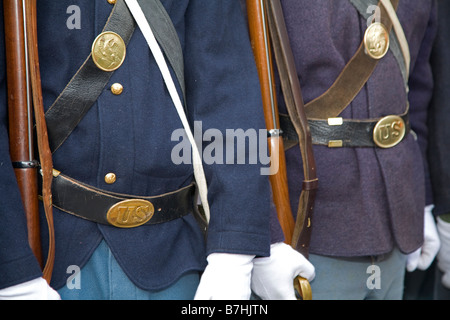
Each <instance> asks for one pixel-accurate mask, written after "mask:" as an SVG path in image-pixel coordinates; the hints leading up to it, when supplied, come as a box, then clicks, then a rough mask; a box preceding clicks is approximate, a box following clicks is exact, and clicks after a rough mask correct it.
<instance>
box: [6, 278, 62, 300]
mask: <svg viewBox="0 0 450 320" xmlns="http://www.w3.org/2000/svg"><path fill="white" fill-rule="evenodd" d="M0 300H61V297H60V296H59V294H58V292H56V291H55V290H53V288H51V287H50V286H49V285H48V283H47V281H45V280H44V279H43V278H37V279H34V280H31V281H27V282H24V283H21V284H18V285H15V286H12V287H8V288H5V289H1V290H0Z"/></svg>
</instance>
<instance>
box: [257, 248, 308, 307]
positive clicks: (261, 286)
mask: <svg viewBox="0 0 450 320" xmlns="http://www.w3.org/2000/svg"><path fill="white" fill-rule="evenodd" d="M298 275H300V276H302V277H303V278H306V279H307V280H308V281H311V280H313V279H314V276H315V269H314V266H313V265H312V264H311V263H310V262H309V261H308V260H307V259H306V258H305V257H304V256H303V255H302V254H300V253H299V252H298V251H296V250H294V249H293V248H292V247H291V246H289V245H287V244H285V243H282V242H279V243H275V244H272V246H271V247H270V257H267V258H266V257H264V258H257V259H255V260H254V261H253V272H252V290H253V291H254V292H255V294H257V295H258V296H259V297H260V298H261V299H263V300H296V299H297V298H296V296H295V290H294V279H295V278H296V277H297V276H298Z"/></svg>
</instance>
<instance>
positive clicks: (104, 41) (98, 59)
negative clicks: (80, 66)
mask: <svg viewBox="0 0 450 320" xmlns="http://www.w3.org/2000/svg"><path fill="white" fill-rule="evenodd" d="M126 51H127V48H126V45H125V42H124V41H123V39H122V37H121V36H120V35H118V34H117V33H115V32H111V31H106V32H102V33H101V34H99V35H98V36H97V38H95V40H94V42H93V43H92V49H91V52H92V60H93V61H94V63H95V65H96V66H97V67H98V68H99V69H100V70H103V71H114V70H117V69H118V68H119V67H120V66H121V65H122V63H123V62H124V61H125V55H126Z"/></svg>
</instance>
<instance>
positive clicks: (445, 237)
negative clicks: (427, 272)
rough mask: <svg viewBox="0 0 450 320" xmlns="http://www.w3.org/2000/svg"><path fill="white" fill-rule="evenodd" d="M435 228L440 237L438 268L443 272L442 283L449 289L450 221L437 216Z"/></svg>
mask: <svg viewBox="0 0 450 320" xmlns="http://www.w3.org/2000/svg"><path fill="white" fill-rule="evenodd" d="M437 221H438V222H437V229H438V231H439V235H440V237H441V250H439V254H438V256H437V261H438V263H437V265H438V268H439V269H440V270H441V271H442V272H443V273H444V275H443V276H442V279H441V281H442V284H443V285H444V287H446V288H447V289H450V223H448V222H445V221H444V220H442V219H441V218H439V217H438V218H437Z"/></svg>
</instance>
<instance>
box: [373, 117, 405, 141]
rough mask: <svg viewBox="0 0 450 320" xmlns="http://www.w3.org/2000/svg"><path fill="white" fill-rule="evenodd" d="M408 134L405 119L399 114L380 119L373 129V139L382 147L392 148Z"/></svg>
mask: <svg viewBox="0 0 450 320" xmlns="http://www.w3.org/2000/svg"><path fill="white" fill-rule="evenodd" d="M405 134H406V125H405V121H403V119H402V118H401V117H399V116H386V117H384V118H382V119H380V120H379V121H378V122H377V124H376V125H375V128H374V129H373V141H374V142H375V144H376V145H377V146H378V147H380V148H384V149H386V148H392V147H395V146H396V145H397V144H399V143H400V142H401V141H402V140H403V138H404V137H405Z"/></svg>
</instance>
